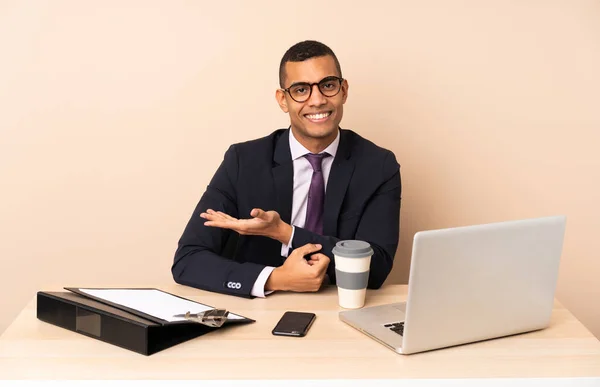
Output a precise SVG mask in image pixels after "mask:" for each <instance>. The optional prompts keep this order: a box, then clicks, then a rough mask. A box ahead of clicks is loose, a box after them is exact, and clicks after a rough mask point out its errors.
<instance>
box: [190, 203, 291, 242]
mask: <svg viewBox="0 0 600 387" xmlns="http://www.w3.org/2000/svg"><path fill="white" fill-rule="evenodd" d="M250 216H252V218H250V219H237V218H234V217H233V216H230V215H227V214H226V213H224V212H221V211H213V210H211V209H208V210H206V212H203V213H201V214H200V217H202V218H204V219H206V220H207V221H206V222H204V225H205V226H209V227H219V228H226V229H229V230H233V231H236V232H238V233H239V234H241V235H262V236H268V237H273V236H274V235H275V234H276V233H277V231H278V228H279V227H280V226H281V223H282V222H281V217H280V216H279V214H278V213H277V211H263V210H261V209H260V208H255V209H253V210H252V211H251V212H250Z"/></svg>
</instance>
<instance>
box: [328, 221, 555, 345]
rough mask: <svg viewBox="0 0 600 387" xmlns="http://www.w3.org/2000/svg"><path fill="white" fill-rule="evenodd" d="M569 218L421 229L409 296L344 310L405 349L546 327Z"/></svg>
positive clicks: (360, 325)
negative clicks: (381, 303) (378, 304)
mask: <svg viewBox="0 0 600 387" xmlns="http://www.w3.org/2000/svg"><path fill="white" fill-rule="evenodd" d="M565 224H566V217H564V216H552V217H544V218H536V219H525V220H516V221H508V222H500V223H491V224H483V225H475V226H467V227H456V228H448V229H441V230H431V231H421V232H418V233H416V234H415V237H414V242H413V250H412V257H411V267H410V276H409V280H408V298H407V301H406V302H399V303H394V304H387V305H381V306H375V307H369V308H363V309H356V310H346V311H342V312H340V313H339V318H340V319H341V320H342V321H344V322H346V323H347V324H349V325H351V326H352V327H354V328H356V329H358V330H359V331H361V332H363V333H365V334H366V335H368V336H370V337H371V338H373V339H375V340H377V341H378V342H380V343H381V344H383V345H385V346H387V347H388V348H390V349H392V350H394V351H396V352H398V353H401V354H412V353H417V352H423V351H429V350H434V349H439V348H445V347H450V346H455V345H460V344H467V343H473V342H476V341H481V340H487V339H493V338H497V337H502V336H508V335H514V334H517V333H523V332H528V331H534V330H538V329H543V328H545V327H547V326H548V325H549V323H550V315H551V314H552V307H553V304H554V292H555V290H556V283H557V277H558V267H559V262H560V256H561V253H562V246H563V238H564V233H565Z"/></svg>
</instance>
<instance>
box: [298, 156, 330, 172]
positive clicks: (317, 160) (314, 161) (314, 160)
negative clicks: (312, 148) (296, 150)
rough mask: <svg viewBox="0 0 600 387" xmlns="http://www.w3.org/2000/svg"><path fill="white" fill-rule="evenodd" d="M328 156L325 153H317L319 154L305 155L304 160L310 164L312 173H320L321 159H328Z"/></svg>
mask: <svg viewBox="0 0 600 387" xmlns="http://www.w3.org/2000/svg"><path fill="white" fill-rule="evenodd" d="M329 156H331V155H330V154H329V153H326V152H324V153H319V154H314V153H307V154H305V155H304V157H306V159H307V160H308V162H309V163H310V165H311V167H312V169H313V171H315V172H321V163H322V162H323V159H324V158H325V157H329Z"/></svg>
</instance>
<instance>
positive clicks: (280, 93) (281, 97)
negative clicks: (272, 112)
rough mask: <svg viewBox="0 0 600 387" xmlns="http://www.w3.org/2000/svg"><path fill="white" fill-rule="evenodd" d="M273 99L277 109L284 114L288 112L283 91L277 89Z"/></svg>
mask: <svg viewBox="0 0 600 387" xmlns="http://www.w3.org/2000/svg"><path fill="white" fill-rule="evenodd" d="M275 99H276V100H277V103H278V104H279V107H280V108H281V110H283V112H284V113H287V112H289V110H288V105H287V100H286V99H285V91H283V90H281V89H277V91H276V92H275Z"/></svg>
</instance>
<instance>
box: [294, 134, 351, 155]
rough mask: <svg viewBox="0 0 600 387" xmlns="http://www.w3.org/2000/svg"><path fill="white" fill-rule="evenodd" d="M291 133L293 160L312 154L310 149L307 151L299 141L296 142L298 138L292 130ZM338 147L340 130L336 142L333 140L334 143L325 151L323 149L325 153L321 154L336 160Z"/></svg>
mask: <svg viewBox="0 0 600 387" xmlns="http://www.w3.org/2000/svg"><path fill="white" fill-rule="evenodd" d="M288 130H289V131H290V135H289V138H290V152H291V153H292V160H296V159H299V158H300V157H303V156H304V155H305V154H308V153H311V152H310V151H309V150H308V149H306V148H305V147H304V145H302V144H300V142H298V140H296V137H294V133H293V132H292V129H291V128H290V129H288ZM338 145H340V130H339V129H338V131H337V136H336V137H335V140H333V142H332V143H331V144H329V146H328V147H327V148H325V149H323V152H320V153H325V152H327V153H329V154H330V155H331V157H333V158H335V154H336V152H337V150H338Z"/></svg>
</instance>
